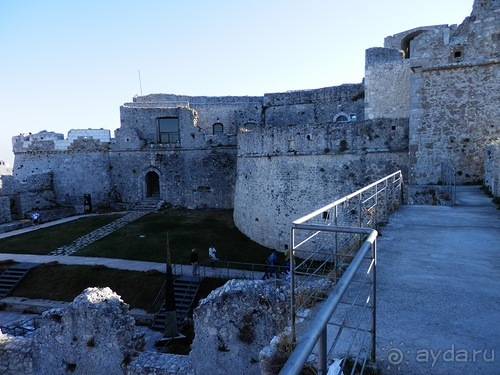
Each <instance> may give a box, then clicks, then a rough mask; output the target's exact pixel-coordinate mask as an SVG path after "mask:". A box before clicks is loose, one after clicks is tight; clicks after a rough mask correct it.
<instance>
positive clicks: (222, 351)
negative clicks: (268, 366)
mask: <svg viewBox="0 0 500 375" xmlns="http://www.w3.org/2000/svg"><path fill="white" fill-rule="evenodd" d="M289 289H290V287H289V284H288V283H287V282H285V281H281V280H278V281H275V280H272V281H250V280H230V281H228V282H227V283H226V284H225V285H224V286H222V287H221V288H218V289H216V290H215V291H213V292H212V293H211V294H210V295H209V296H208V297H207V298H206V299H204V300H202V301H200V304H199V306H198V307H197V308H196V309H195V311H194V316H193V318H194V324H195V335H196V336H195V339H194V341H193V344H192V347H191V348H192V350H191V353H190V357H191V360H192V361H193V366H194V368H195V369H196V373H197V374H227V373H228V370H229V369H230V372H231V373H234V374H248V375H250V374H260V366H259V352H260V351H261V350H262V349H263V348H264V347H266V346H267V345H269V342H270V341H271V339H272V338H273V337H274V336H276V335H277V334H279V333H280V332H282V331H283V329H284V328H285V327H286V325H287V324H288V318H289V313H288V307H289V298H288V296H289Z"/></svg>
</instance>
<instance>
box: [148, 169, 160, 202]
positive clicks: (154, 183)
mask: <svg viewBox="0 0 500 375" xmlns="http://www.w3.org/2000/svg"><path fill="white" fill-rule="evenodd" d="M159 196H160V178H159V176H158V173H156V172H148V173H146V198H149V197H159Z"/></svg>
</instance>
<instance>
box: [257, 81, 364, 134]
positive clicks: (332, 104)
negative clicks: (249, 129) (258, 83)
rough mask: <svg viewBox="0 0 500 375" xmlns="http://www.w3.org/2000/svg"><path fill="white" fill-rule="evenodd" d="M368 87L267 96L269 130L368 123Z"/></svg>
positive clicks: (352, 86) (266, 122)
mask: <svg viewBox="0 0 500 375" xmlns="http://www.w3.org/2000/svg"><path fill="white" fill-rule="evenodd" d="M364 92H365V91H364V85H363V84H349V85H347V84H346V85H340V86H334V87H325V88H321V89H315V90H300V91H290V92H281V93H273V94H266V95H264V99H263V103H264V120H265V126H266V127H274V126H290V125H311V126H315V125H316V124H318V123H319V124H322V123H328V122H335V121H337V120H342V121H344V120H343V118H342V119H340V118H339V116H345V117H346V119H345V121H347V122H350V121H361V120H363V119H364V102H363V100H364Z"/></svg>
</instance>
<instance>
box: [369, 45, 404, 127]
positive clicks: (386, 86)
mask: <svg viewBox="0 0 500 375" xmlns="http://www.w3.org/2000/svg"><path fill="white" fill-rule="evenodd" d="M409 67H410V61H409V60H407V59H403V58H402V56H401V51H400V50H398V49H393V48H370V49H368V50H366V54H365V116H366V118H367V119H376V118H407V117H408V112H409V109H410V74H411V70H410V69H409Z"/></svg>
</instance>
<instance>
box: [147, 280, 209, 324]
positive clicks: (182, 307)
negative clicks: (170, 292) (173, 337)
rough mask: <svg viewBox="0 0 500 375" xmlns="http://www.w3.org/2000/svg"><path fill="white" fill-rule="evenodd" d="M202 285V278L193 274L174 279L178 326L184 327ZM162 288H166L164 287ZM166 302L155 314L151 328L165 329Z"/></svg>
mask: <svg viewBox="0 0 500 375" xmlns="http://www.w3.org/2000/svg"><path fill="white" fill-rule="evenodd" d="M199 286H200V279H199V278H198V277H193V276H179V277H178V278H177V279H175V281H174V295H175V311H176V317H177V326H178V327H179V329H180V328H182V325H183V324H184V322H185V320H186V318H188V316H189V312H190V310H191V307H192V305H193V302H194V299H195V297H196V293H197V292H198V288H199ZM162 290H164V289H163V288H162ZM165 313H166V312H165V303H163V304H162V305H161V308H160V309H159V311H158V313H156V314H155V319H154V322H153V324H152V326H151V328H153V329H156V330H159V331H163V330H164V329H165V315H166V314H165Z"/></svg>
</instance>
